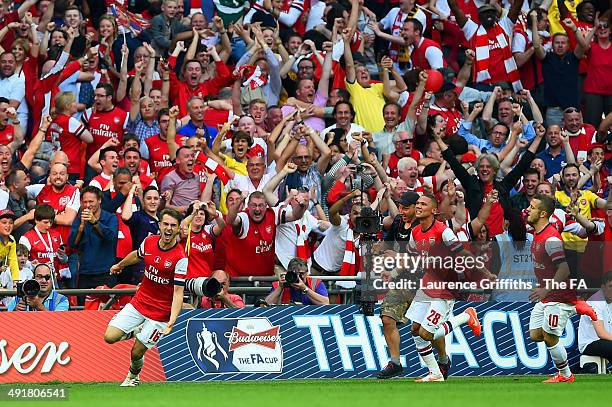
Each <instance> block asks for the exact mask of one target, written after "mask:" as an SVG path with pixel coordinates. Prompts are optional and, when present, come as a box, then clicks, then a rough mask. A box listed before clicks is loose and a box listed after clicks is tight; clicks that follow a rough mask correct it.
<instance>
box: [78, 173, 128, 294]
mask: <svg viewBox="0 0 612 407" xmlns="http://www.w3.org/2000/svg"><path fill="white" fill-rule="evenodd" d="M101 204H102V191H101V190H99V189H98V188H96V187H93V186H91V185H90V186H87V187H85V188H84V189H83V192H82V193H81V210H80V213H79V215H80V216H77V218H76V219H75V221H74V223H73V224H72V228H71V230H70V236H69V238H68V244H69V245H70V247H73V248H74V249H76V250H78V251H79V252H80V254H81V255H80V258H79V270H78V274H77V280H78V281H77V288H95V287H98V286H101V285H105V284H106V283H107V281H108V270H110V268H111V266H112V265H113V263H114V261H115V256H114V253H115V250H116V247H117V233H118V221H117V216H115V214H114V213H110V212H106V211H104V210H102V208H101ZM78 301H79V305H83V304H84V303H85V297H84V296H80V297H78Z"/></svg>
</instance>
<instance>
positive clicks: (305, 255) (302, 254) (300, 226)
mask: <svg viewBox="0 0 612 407" xmlns="http://www.w3.org/2000/svg"><path fill="white" fill-rule="evenodd" d="M295 230H296V231H297V242H296V246H297V247H296V256H297V257H299V258H300V259H304V260H306V261H308V259H309V258H310V248H309V247H308V245H307V244H306V238H307V237H308V235H307V234H306V225H304V222H303V221H302V220H300V221H299V222H296V223H295Z"/></svg>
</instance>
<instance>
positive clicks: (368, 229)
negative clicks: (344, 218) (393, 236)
mask: <svg viewBox="0 0 612 407" xmlns="http://www.w3.org/2000/svg"><path fill="white" fill-rule="evenodd" d="M353 230H354V231H355V233H363V234H367V235H375V234H377V233H378V232H380V231H381V230H382V225H381V218H380V214H379V213H378V212H375V211H374V210H373V209H372V208H370V207H368V206H364V207H363V208H361V213H360V214H359V216H357V218H355V227H354V228H353Z"/></svg>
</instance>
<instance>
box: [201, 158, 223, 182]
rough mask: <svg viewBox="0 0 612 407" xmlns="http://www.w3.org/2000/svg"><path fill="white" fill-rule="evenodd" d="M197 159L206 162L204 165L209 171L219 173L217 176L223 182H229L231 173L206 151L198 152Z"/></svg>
mask: <svg viewBox="0 0 612 407" xmlns="http://www.w3.org/2000/svg"><path fill="white" fill-rule="evenodd" d="M196 160H197V161H199V162H200V163H202V164H204V166H205V167H206V169H207V170H208V171H209V172H211V173H213V172H214V173H215V174H217V178H219V181H221V182H223V183H224V184H227V183H228V182H229V180H230V176H229V174H228V173H227V172H225V169H224V168H223V167H222V166H221V165H219V163H218V162H216V161H215V160H213V159H212V158H210V157H208V156H207V155H206V154H204V153H200V154H198V156H197V158H196Z"/></svg>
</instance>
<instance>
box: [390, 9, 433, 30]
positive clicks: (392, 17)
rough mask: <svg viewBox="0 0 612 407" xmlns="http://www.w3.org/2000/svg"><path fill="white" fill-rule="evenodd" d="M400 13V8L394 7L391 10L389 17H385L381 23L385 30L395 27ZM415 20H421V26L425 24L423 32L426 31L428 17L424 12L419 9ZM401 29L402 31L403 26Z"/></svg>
mask: <svg viewBox="0 0 612 407" xmlns="http://www.w3.org/2000/svg"><path fill="white" fill-rule="evenodd" d="M399 12H400V8H399V7H394V8H392V9H391V10H389V12H388V13H387V15H386V16H384V17H383V19H382V20H380V23H381V24H382V26H383V28H384V29H385V30H390V29H391V27H393V23H394V22H395V19H396V18H397V15H398V13H399ZM414 18H416V19H417V20H419V22H420V23H421V24H423V31H425V30H426V29H427V16H426V15H425V13H424V12H423V10H421V9H419V10H418V11H417V12H416V14H415V15H414ZM400 29H401V24H400ZM394 35H395V34H394Z"/></svg>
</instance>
